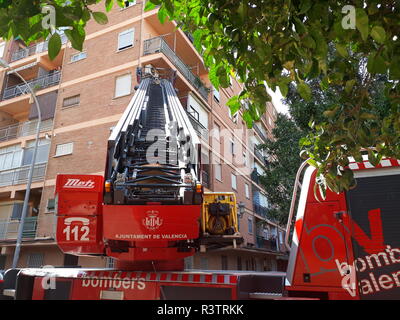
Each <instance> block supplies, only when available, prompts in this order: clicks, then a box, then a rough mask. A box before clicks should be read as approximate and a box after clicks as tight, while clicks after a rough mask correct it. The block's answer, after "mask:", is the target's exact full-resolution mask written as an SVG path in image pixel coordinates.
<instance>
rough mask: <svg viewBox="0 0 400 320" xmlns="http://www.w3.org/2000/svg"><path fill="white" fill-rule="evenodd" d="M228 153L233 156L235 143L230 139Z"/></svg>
mask: <svg viewBox="0 0 400 320" xmlns="http://www.w3.org/2000/svg"><path fill="white" fill-rule="evenodd" d="M230 149H231V150H230V151H231V154H232V155H235V142H234V141H233V140H232V139H231V140H230Z"/></svg>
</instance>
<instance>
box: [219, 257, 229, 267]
mask: <svg viewBox="0 0 400 320" xmlns="http://www.w3.org/2000/svg"><path fill="white" fill-rule="evenodd" d="M221 269H222V270H228V257H227V256H221Z"/></svg>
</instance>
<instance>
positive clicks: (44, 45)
mask: <svg viewBox="0 0 400 320" xmlns="http://www.w3.org/2000/svg"><path fill="white" fill-rule="evenodd" d="M60 37H61V43H62V44H66V43H67V41H68V38H67V36H66V35H65V34H61V35H60ZM48 47H49V42H48V41H44V42H39V43H35V44H33V45H30V46H28V47H26V48H21V49H19V50H16V51H14V52H13V53H12V54H11V58H10V60H11V62H14V61H17V60H21V59H24V58H26V57H29V56H32V55H34V54H37V53H42V52H45V51H47V50H48Z"/></svg>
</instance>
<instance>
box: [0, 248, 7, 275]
mask: <svg viewBox="0 0 400 320" xmlns="http://www.w3.org/2000/svg"><path fill="white" fill-rule="evenodd" d="M6 261H7V255H5V254H0V270H4V269H5V268H6ZM0 279H1V278H0Z"/></svg>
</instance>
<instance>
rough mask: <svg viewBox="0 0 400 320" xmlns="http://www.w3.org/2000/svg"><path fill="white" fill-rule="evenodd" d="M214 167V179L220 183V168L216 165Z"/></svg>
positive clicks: (219, 165)
mask: <svg viewBox="0 0 400 320" xmlns="http://www.w3.org/2000/svg"><path fill="white" fill-rule="evenodd" d="M214 166H215V167H214V168H215V179H217V180H219V181H222V166H221V164H219V163H217V164H215V165H214Z"/></svg>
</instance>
